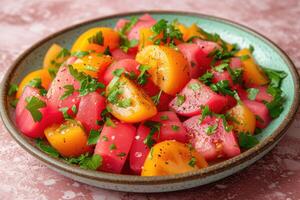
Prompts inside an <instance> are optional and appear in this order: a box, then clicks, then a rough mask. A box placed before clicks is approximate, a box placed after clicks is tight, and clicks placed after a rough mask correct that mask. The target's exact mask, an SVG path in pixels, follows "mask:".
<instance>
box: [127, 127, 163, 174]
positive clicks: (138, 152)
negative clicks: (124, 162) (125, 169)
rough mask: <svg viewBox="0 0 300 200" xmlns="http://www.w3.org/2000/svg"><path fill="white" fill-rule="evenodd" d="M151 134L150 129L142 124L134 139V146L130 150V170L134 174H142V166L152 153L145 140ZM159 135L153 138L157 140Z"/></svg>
mask: <svg viewBox="0 0 300 200" xmlns="http://www.w3.org/2000/svg"><path fill="white" fill-rule="evenodd" d="M149 133H150V128H148V127H146V126H145V125H143V124H140V125H139V127H138V129H137V133H136V135H135V137H134V139H133V142H132V146H131V149H130V157H129V164H130V170H131V171H132V172H133V173H134V174H138V175H140V174H141V171H142V166H143V165H144V162H145V160H146V158H147V155H148V153H149V152H150V149H149V147H148V146H147V145H146V144H145V143H144V140H145V139H146V137H147V136H148V134H149ZM156 137H157V134H155V135H154V136H153V139H154V140H157V139H156Z"/></svg>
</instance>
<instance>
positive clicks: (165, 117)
mask: <svg viewBox="0 0 300 200" xmlns="http://www.w3.org/2000/svg"><path fill="white" fill-rule="evenodd" d="M160 119H161V120H163V121H165V120H168V119H169V117H168V115H162V116H160Z"/></svg>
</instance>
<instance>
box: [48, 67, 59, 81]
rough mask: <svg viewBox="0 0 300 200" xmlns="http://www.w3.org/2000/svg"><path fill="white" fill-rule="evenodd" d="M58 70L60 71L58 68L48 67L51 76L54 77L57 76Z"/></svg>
mask: <svg viewBox="0 0 300 200" xmlns="http://www.w3.org/2000/svg"><path fill="white" fill-rule="evenodd" d="M57 72H58V69H56V68H49V69H48V73H49V74H50V76H51V78H52V79H54V78H55V76H56V74H57Z"/></svg>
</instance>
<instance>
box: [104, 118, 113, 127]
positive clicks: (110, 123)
mask: <svg viewBox="0 0 300 200" xmlns="http://www.w3.org/2000/svg"><path fill="white" fill-rule="evenodd" d="M105 125H106V126H110V127H113V128H115V127H116V125H115V123H114V122H113V120H111V118H109V117H107V118H106V121H105Z"/></svg>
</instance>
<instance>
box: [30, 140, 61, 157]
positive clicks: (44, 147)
mask: <svg viewBox="0 0 300 200" xmlns="http://www.w3.org/2000/svg"><path fill="white" fill-rule="evenodd" d="M35 145H36V146H37V147H38V148H39V149H40V150H42V151H43V152H45V153H46V154H48V155H50V156H52V157H55V158H58V157H59V153H58V151H57V150H56V149H54V148H53V147H52V146H50V145H48V144H46V143H45V142H44V141H43V140H42V139H41V138H37V139H35Z"/></svg>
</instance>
